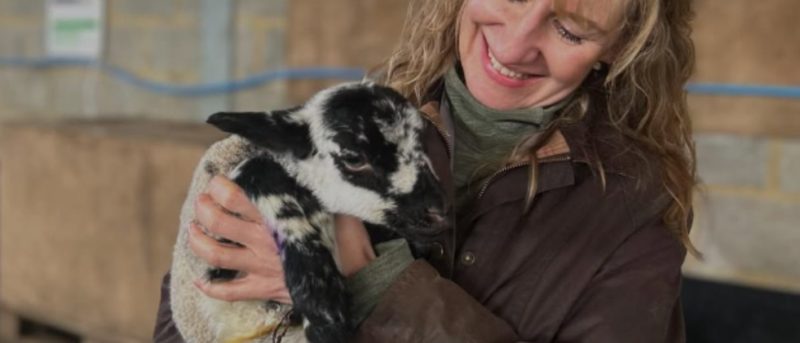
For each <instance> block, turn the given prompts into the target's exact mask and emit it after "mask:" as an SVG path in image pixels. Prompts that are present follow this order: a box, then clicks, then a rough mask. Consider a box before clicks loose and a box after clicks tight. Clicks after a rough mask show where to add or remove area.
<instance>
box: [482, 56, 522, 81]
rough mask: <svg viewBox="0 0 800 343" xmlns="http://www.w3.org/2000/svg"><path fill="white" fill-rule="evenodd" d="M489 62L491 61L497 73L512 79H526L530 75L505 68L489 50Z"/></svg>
mask: <svg viewBox="0 0 800 343" xmlns="http://www.w3.org/2000/svg"><path fill="white" fill-rule="evenodd" d="M489 62H491V64H492V68H494V70H496V71H497V72H498V73H500V74H502V75H503V76H507V77H510V78H512V79H519V80H525V79H528V78H530V77H531V76H530V75H526V74H522V73H518V72H515V71H513V70H511V69H508V68H506V66H504V65H502V64H500V62H499V61H497V59H496V58H494V55H492V52H491V51H489Z"/></svg>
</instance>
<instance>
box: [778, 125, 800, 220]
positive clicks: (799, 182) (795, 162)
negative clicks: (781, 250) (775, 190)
mask: <svg viewBox="0 0 800 343" xmlns="http://www.w3.org/2000/svg"><path fill="white" fill-rule="evenodd" d="M781 151H782V154H781V166H780V168H781V169H780V174H781V190H782V191H784V192H792V193H800V140H796V139H795V140H785V141H783V145H782V147H781ZM798 225H800V223H798Z"/></svg>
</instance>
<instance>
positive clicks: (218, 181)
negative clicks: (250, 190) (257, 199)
mask: <svg viewBox="0 0 800 343" xmlns="http://www.w3.org/2000/svg"><path fill="white" fill-rule="evenodd" d="M206 192H207V193H208V194H209V195H211V198H212V199H214V202H216V203H217V204H219V205H220V206H222V207H223V208H224V209H226V210H228V211H230V212H234V213H237V214H239V215H240V216H242V217H243V218H244V219H245V220H248V221H253V222H261V221H262V220H261V213H259V212H258V209H257V208H256V207H255V205H253V203H252V202H251V201H250V199H249V198H248V197H247V195H246V194H245V193H244V190H242V188H241V187H239V185H237V184H236V183H234V182H233V181H231V180H230V179H228V178H227V177H225V176H222V175H216V176H214V177H213V178H212V179H211V181H210V182H209V183H208V188H207V189H206Z"/></svg>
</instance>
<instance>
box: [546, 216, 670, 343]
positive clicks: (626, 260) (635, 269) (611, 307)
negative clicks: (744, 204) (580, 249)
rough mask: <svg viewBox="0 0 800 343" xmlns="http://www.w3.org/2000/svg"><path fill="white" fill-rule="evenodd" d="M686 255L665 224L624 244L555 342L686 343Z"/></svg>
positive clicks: (658, 225) (641, 232)
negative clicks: (683, 271)
mask: <svg viewBox="0 0 800 343" xmlns="http://www.w3.org/2000/svg"><path fill="white" fill-rule="evenodd" d="M685 255H686V250H685V249H684V248H683V246H682V245H681V243H680V242H679V241H678V240H677V239H675V238H674V237H672V236H671V234H670V233H669V232H668V231H667V229H666V228H665V227H664V226H663V225H662V224H653V225H650V226H648V227H645V228H642V229H640V230H638V231H637V232H636V233H634V234H633V235H632V236H631V237H629V238H628V239H627V240H626V241H625V242H623V243H622V244H621V245H620V246H619V247H618V249H617V250H616V251H615V252H614V253H613V254H612V255H611V257H610V258H609V259H608V261H606V262H605V263H604V264H603V267H602V268H601V270H600V271H599V272H598V273H597V274H596V275H595V276H594V277H593V279H592V280H591V281H590V283H589V284H588V286H587V287H586V288H585V290H584V292H583V294H582V295H581V296H580V297H579V298H578V301H577V302H576V303H575V305H574V306H573V308H572V311H571V315H569V316H568V317H567V319H566V320H565V322H564V323H563V325H562V327H561V328H560V330H559V332H558V334H557V336H556V339H555V341H556V342H570V343H576V342H593V343H595V342H597V343H606V342H608V343H611V342H615V343H626V342H630V343H634V342H637V343H638V342H651V343H677V342H684V341H685V337H684V327H683V311H682V309H681V305H680V283H681V265H682V263H683V260H684V257H685Z"/></svg>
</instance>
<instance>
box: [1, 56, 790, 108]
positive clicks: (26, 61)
mask: <svg viewBox="0 0 800 343" xmlns="http://www.w3.org/2000/svg"><path fill="white" fill-rule="evenodd" d="M0 66H10V67H24V68H34V69H40V68H51V67H62V66H67V67H71V66H83V67H90V68H97V69H100V70H103V71H105V72H107V73H109V74H110V75H111V76H113V77H115V78H117V79H118V80H120V81H123V82H125V83H129V84H131V85H134V86H136V87H140V88H142V89H145V90H148V91H151V92H154V93H161V94H167V95H173V96H182V97H201V96H208V95H216V94H222V93H233V92H237V91H241V90H245V89H250V88H256V87H259V86H261V85H264V84H267V83H270V82H273V81H277V80H317V79H342V80H358V79H361V78H363V77H364V75H365V71H364V70H363V69H360V68H327V67H314V68H298V69H282V70H272V71H265V72H261V73H258V74H256V75H252V76H248V77H245V78H243V79H239V80H233V81H228V82H214V83H205V84H198V85H175V84H168V83H162V82H155V81H150V80H145V79H142V78H140V77H138V76H136V75H133V74H131V73H129V72H128V71H126V70H124V69H122V68H120V67H117V66H113V65H110V64H107V63H103V62H99V61H95V60H90V59H80V58H41V59H30V58H3V57H0ZM686 90H687V91H688V92H689V93H691V94H699V95H720V96H753V97H767V98H786V99H800V87H791V86H769V85H737V84H724V83H691V84H688V85H687V86H686Z"/></svg>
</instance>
